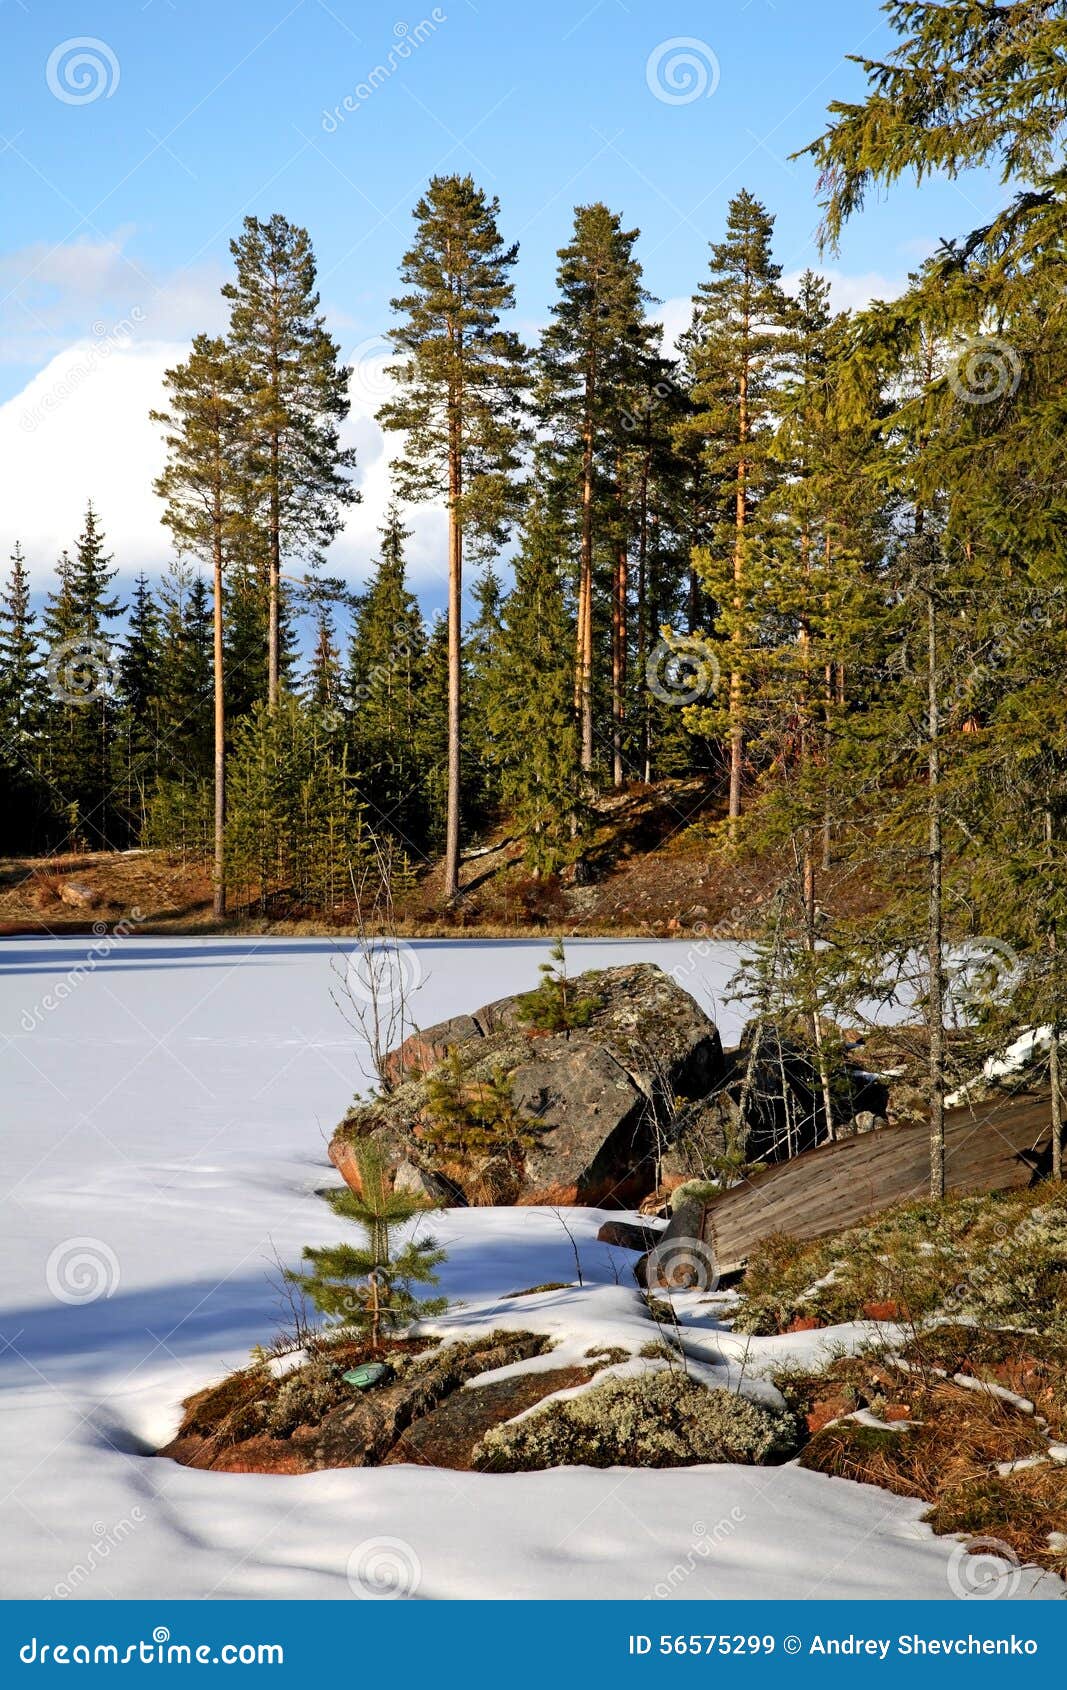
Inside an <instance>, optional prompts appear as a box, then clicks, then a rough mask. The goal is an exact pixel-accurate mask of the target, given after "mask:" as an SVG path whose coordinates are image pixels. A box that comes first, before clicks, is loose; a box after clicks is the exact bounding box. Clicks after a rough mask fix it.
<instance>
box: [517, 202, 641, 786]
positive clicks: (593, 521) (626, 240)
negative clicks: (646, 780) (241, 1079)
mask: <svg viewBox="0 0 1067 1690" xmlns="http://www.w3.org/2000/svg"><path fill="white" fill-rule="evenodd" d="M638 233H639V231H638V230H636V229H629V230H627V229H623V227H622V222H621V219H620V218H619V216H618V215H617V214H616V213H614V212H611V211H609V210H608V208H607V206H606V205H603V204H602V203H599V202H598V203H596V204H594V205H588V206H579V207H578V208H577V210H576V212H575V218H574V234H573V236H572V238H571V240H570V241H569V242H568V244H567V245H566V246H565V247H561V248H560V251H559V254H558V257H559V261H560V262H559V269H558V272H557V287H558V290H559V298H558V299H557V301H556V303H555V304H554V305H553V307H552V318H553V321H552V323H551V324H550V326H549V327H548V328H547V329H546V330H545V333H544V335H543V336H542V340H541V351H540V380H539V384H538V408H539V412H540V417H541V421H542V424H543V427H544V429H545V430H546V434H547V445H546V448H545V450H546V452H547V455H548V457H549V461H550V464H551V470H550V473H552V474H553V475H555V476H556V477H557V478H558V479H559V480H561V481H562V482H564V483H565V484H566V486H567V488H568V490H569V492H570V498H571V502H572V508H573V509H574V511H575V516H576V528H577V534H578V547H579V561H578V587H577V625H576V630H575V641H576V644H575V682H574V695H575V707H576V710H577V713H578V717H579V722H580V728H581V758H582V768H583V769H584V770H585V771H586V772H587V773H589V772H591V771H592V768H593V763H594V748H595V737H596V732H595V729H596V723H595V716H596V711H595V702H596V694H597V674H596V643H597V642H596V637H595V628H594V621H595V602H594V572H595V568H596V560H597V554H598V552H601V553H603V552H605V551H606V553H607V568H608V571H609V576H610V580H611V590H610V594H609V598H610V602H611V605H612V621H613V630H614V632H613V656H614V660H615V661H614V675H613V679H614V683H615V700H614V703H615V710H616V713H617V712H618V710H619V709H620V708H621V697H622V694H621V688H622V668H621V666H620V661H619V660H620V655H621V652H622V650H623V649H624V648H623V646H622V645H621V644H620V630H621V627H622V624H623V623H624V621H625V613H626V603H627V589H626V579H625V560H626V549H625V548H626V543H627V539H628V535H627V534H626V533H625V532H623V534H622V535H621V536H620V534H619V530H618V520H619V517H618V509H617V503H618V498H619V487H618V479H619V456H620V453H621V452H622V450H623V448H624V445H625V442H626V432H625V419H626V418H627V417H629V416H630V414H631V409H632V407H633V406H634V404H635V403H636V402H637V401H636V398H635V396H636V394H637V393H638V392H639V390H640V386H641V380H642V371H643V369H644V366H645V363H646V360H647V359H648V358H649V357H650V356H651V355H652V353H653V351H654V342H655V331H654V329H653V328H652V326H651V325H650V324H649V323H647V322H646V320H645V315H644V313H645V307H646V305H647V304H648V303H649V302H650V296H649V295H648V294H647V293H646V291H645V289H644V286H643V284H642V272H641V266H640V264H639V263H638V262H637V260H636V258H635V257H634V256H633V248H634V244H635V242H636V240H637V237H638ZM620 582H621V584H620ZM616 772H618V770H616Z"/></svg>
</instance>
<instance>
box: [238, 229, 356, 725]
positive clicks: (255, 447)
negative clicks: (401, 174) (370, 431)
mask: <svg viewBox="0 0 1067 1690" xmlns="http://www.w3.org/2000/svg"><path fill="white" fill-rule="evenodd" d="M230 251H231V253H232V254H233V258H234V261H235V264H236V275H235V277H234V280H233V281H232V282H228V283H227V284H226V286H225V287H224V288H223V290H222V292H223V297H224V298H225V299H228V300H229V301H230V326H229V332H228V336H227V346H228V350H229V352H230V354H231V355H232V357H233V359H234V362H235V365H236V368H237V372H238V380H239V384H240V388H241V393H242V412H243V416H242V422H243V445H244V452H245V459H244V473H245V475H246V476H247V483H248V492H249V498H248V502H247V505H246V509H245V525H246V537H247V538H248V539H249V540H250V541H251V542H253V543H254V544H255V545H256V547H257V550H258V545H259V541H260V538H261V537H262V540H263V542H264V549H265V554H266V555H265V565H266V586H267V702H268V704H269V705H270V706H271V708H273V706H274V705H275V704H276V703H277V700H278V694H279V688H280V686H281V680H282V635H281V623H282V609H281V596H282V595H281V580H282V565H283V561H284V560H285V559H287V558H290V557H300V558H304V559H307V560H308V561H309V562H311V563H315V562H317V561H318V559H319V558H320V557H321V554H322V552H323V551H324V549H325V548H326V547H327V546H328V545H329V544H330V542H331V541H332V540H333V539H334V537H335V536H336V534H337V533H338V530H339V529H340V527H341V520H342V519H341V512H342V510H343V508H344V506H346V505H350V504H352V503H354V502H355V501H356V500H357V499H358V496H359V495H358V493H357V492H356V490H355V488H354V487H353V486H352V484H351V482H350V480H349V472H350V471H351V470H352V469H353V467H354V465H355V451H354V449H353V448H351V447H344V446H342V445H341V442H340V432H339V431H340V426H341V424H342V423H343V422H344V420H345V418H346V417H347V416H348V412H349V407H350V399H349V394H348V373H349V372H348V370H347V368H346V367H345V366H344V365H342V364H341V363H340V360H339V348H338V346H337V343H336V342H335V341H334V339H333V337H332V336H331V335H330V334H329V332H328V331H327V329H326V326H325V322H324V319H323V317H322V315H321V313H320V311H319V295H318V292H317V290H316V287H315V257H314V254H313V252H312V248H311V242H310V240H309V238H308V233H307V230H306V229H301V228H299V227H297V226H296V225H295V224H293V223H290V222H288V221H287V219H286V218H284V217H282V216H280V215H279V214H277V213H275V215H274V216H273V217H271V218H269V219H268V220H267V221H266V222H261V221H260V220H259V219H258V218H256V217H246V218H245V220H244V229H243V232H242V234H241V236H240V237H239V239H237V240H235V241H231V243H230Z"/></svg>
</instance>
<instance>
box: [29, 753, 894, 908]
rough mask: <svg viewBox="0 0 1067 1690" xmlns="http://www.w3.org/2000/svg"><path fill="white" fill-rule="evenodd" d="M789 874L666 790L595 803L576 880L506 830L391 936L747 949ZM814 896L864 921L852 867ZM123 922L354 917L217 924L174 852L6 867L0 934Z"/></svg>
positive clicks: (283, 901)
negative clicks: (449, 890)
mask: <svg viewBox="0 0 1067 1690" xmlns="http://www.w3.org/2000/svg"><path fill="white" fill-rule="evenodd" d="M781 870H782V865H781V864H779V863H777V862H775V861H774V860H773V859H771V858H768V857H763V856H754V855H752V854H751V853H750V852H747V851H743V850H742V851H734V850H733V849H731V848H730V847H729V845H728V843H727V841H726V838H725V832H724V827H723V807H722V802H721V798H720V796H719V794H718V793H717V791H715V790H714V789H713V788H712V787H710V786H709V784H708V783H707V782H706V781H704V780H701V779H696V778H694V779H689V780H674V781H662V782H659V783H658V784H656V785H653V786H631V787H629V788H627V789H625V790H623V791H620V792H609V793H605V794H603V795H601V797H600V798H599V799H598V801H597V807H596V816H595V822H594V827H593V830H592V834H591V837H590V839H589V841H588V844H587V847H586V851H585V854H584V857H583V860H582V870H581V872H580V873H576V872H575V870H574V869H571V870H568V871H567V872H566V873H564V874H563V875H561V876H559V877H555V876H553V877H549V878H545V879H537V878H535V877H534V876H533V875H532V874H531V873H530V872H529V870H528V868H527V867H526V866H525V864H524V862H523V841H522V838H521V837H519V836H517V835H516V834H515V833H514V832H513V831H512V830H511V829H509V827H508V826H507V825H506V823H504V824H502V825H501V826H500V827H498V828H497V829H495V830H494V831H493V832H492V833H491V834H490V835H489V836H487V837H486V838H485V839H483V840H481V841H477V842H474V843H472V844H471V845H470V846H469V847H468V849H467V850H466V852H465V854H464V860H463V866H462V871H461V881H462V892H461V895H460V898H459V899H458V900H457V901H456V903H454V904H453V905H451V906H449V905H448V904H447V903H446V901H445V899H444V896H443V886H442V870H441V865H440V864H439V863H432V864H428V865H426V867H425V868H424V869H423V871H422V872H421V873H420V875H419V878H418V880H417V883H416V885H415V886H414V888H413V889H412V890H411V892H409V893H408V894H407V895H406V896H405V897H404V898H403V899H402V900H401V901H400V902H399V903H398V907H397V911H396V917H397V920H396V926H397V929H398V931H399V932H401V933H403V934H406V935H408V936H411V937H420V938H434V937H443V936H448V935H452V934H455V933H457V932H463V933H468V934H470V935H471V936H472V937H473V936H475V935H477V936H479V937H483V938H509V937H514V936H519V935H522V934H524V933H562V934H581V935H583V936H587V937H590V938H593V937H597V936H601V935H612V936H615V937H625V936H632V937H649V938H653V937H654V938H671V937H675V936H681V935H686V936H688V935H694V936H696V937H699V938H711V939H736V938H744V937H746V936H748V935H750V934H751V932H752V931H753V928H754V925H755V918H756V912H757V911H758V909H759V906H760V904H761V903H762V902H763V901H764V899H765V898H766V897H767V896H768V895H769V893H770V892H771V890H772V889H773V887H774V886H775V885H776V883H777V882H778V879H779V877H780V874H781ZM820 892H821V899H822V902H823V904H824V905H825V907H826V908H827V909H828V910H829V911H830V912H832V913H834V914H852V913H857V912H858V910H859V909H860V908H861V907H864V906H866V905H869V903H870V901H871V891H870V886H869V883H868V881H867V879H866V877H865V876H864V875H863V874H862V873H861V872H858V871H856V870H855V869H853V868H848V867H834V868H831V869H829V870H828V871H826V872H825V874H824V875H823V877H822V880H821V886H820ZM122 920H126V921H129V922H131V923H132V924H133V927H134V929H135V930H136V931H139V932H144V933H219V932H245V933H279V934H285V933H291V934H315V933H321V934H328V933H340V934H344V933H349V932H351V931H352V929H353V926H354V925H355V922H356V912H355V910H354V908H353V906H352V904H351V903H344V902H341V903H339V904H338V905H337V906H336V909H335V912H334V914H333V916H332V918H324V917H322V916H321V915H319V914H311V913H309V912H308V911H306V910H303V909H301V908H300V907H299V905H298V904H295V903H294V902H293V900H292V899H290V898H287V897H284V896H281V895H278V896H276V897H274V898H272V899H271V900H270V902H269V904H268V905H267V907H266V908H262V907H261V906H260V904H259V901H258V900H254V901H253V902H252V903H251V904H247V905H245V906H244V907H241V908H238V909H237V910H236V911H235V913H234V914H233V915H232V916H231V917H230V918H229V919H228V920H227V921H226V922H225V923H219V922H216V921H214V920H213V918H212V913H211V868H210V864H209V863H208V862H206V861H205V860H203V859H200V858H192V857H185V856H181V855H177V854H175V853H171V852H166V851H158V850H129V851H82V852H68V853H65V854H57V855H53V856H48V857H9V858H2V859H0V934H8V935H16V934H20V933H53V934H76V933H87V932H92V931H93V929H94V926H96V925H98V924H100V923H105V924H106V925H108V926H109V927H110V926H112V925H114V924H115V923H116V922H119V921H122Z"/></svg>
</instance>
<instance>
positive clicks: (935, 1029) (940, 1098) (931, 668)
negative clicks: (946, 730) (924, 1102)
mask: <svg viewBox="0 0 1067 1690" xmlns="http://www.w3.org/2000/svg"><path fill="white" fill-rule="evenodd" d="M926 641H927V644H926V696H927V734H928V748H927V800H926V806H927V826H928V872H927V932H926V944H927V951H926V975H927V979H926V1024H927V1031H928V1034H929V1042H930V1050H929V1067H928V1085H929V1092H930V1195H931V1197H943V1196H944V1195H945V1002H944V998H945V993H944V900H943V888H942V865H943V855H942V839H941V820H942V814H941V811H942V797H941V747H940V734H941V714H940V705H939V701H938V695H937V680H938V675H937V665H938V648H937V607H936V605H935V603H934V594H933V586H932V584H931V586H930V587H929V589H928V591H927V598H926Z"/></svg>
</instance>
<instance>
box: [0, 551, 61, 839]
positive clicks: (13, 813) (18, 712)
mask: <svg viewBox="0 0 1067 1690" xmlns="http://www.w3.org/2000/svg"><path fill="white" fill-rule="evenodd" d="M36 620H37V619H36V617H35V615H34V613H33V611H32V610H31V608H30V582H29V575H28V573H27V570H26V560H25V558H24V557H23V553H22V547H21V546H20V545H19V544H18V543H17V542H16V545H15V548H14V550H13V552H12V553H11V569H10V572H9V574H8V577H7V580H6V581H5V582H4V584H3V588H2V589H0V794H2V802H0V807H2V810H3V815H4V822H3V839H4V849H5V850H8V851H23V850H29V849H31V848H32V847H33V846H35V845H37V844H39V843H40V842H41V840H42V836H43V834H44V831H45V829H46V827H47V825H48V822H49V820H50V812H51V795H50V793H49V790H48V787H47V785H46V783H45V781H44V779H43V777H42V775H41V773H40V768H41V763H42V747H41V744H40V738H41V734H42V731H43V728H44V724H45V721H46V714H47V707H48V688H47V683H46V681H45V678H44V674H43V665H42V661H41V657H40V654H39V651H38V646H37V633H36Z"/></svg>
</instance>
